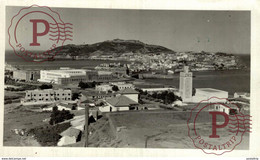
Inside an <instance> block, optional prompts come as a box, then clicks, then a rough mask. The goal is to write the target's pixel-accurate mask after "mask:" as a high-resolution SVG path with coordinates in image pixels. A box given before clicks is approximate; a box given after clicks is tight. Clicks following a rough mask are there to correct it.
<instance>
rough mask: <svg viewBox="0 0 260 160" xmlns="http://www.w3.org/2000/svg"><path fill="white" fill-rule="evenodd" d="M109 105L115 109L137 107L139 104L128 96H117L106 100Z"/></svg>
mask: <svg viewBox="0 0 260 160" xmlns="http://www.w3.org/2000/svg"><path fill="white" fill-rule="evenodd" d="M106 102H107V103H109V104H110V105H112V106H114V107H128V106H130V105H137V104H138V103H137V102H135V101H133V100H131V99H130V98H128V97H126V96H122V95H121V96H117V97H113V98H111V99H107V100H106Z"/></svg>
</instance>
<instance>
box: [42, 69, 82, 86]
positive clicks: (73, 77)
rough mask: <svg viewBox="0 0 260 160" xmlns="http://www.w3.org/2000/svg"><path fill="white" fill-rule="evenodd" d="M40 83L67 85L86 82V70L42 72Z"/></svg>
mask: <svg viewBox="0 0 260 160" xmlns="http://www.w3.org/2000/svg"><path fill="white" fill-rule="evenodd" d="M38 81H39V82H46V83H55V84H65V83H66V82H67V83H73V82H80V81H86V70H84V69H70V68H61V69H59V70H41V71H40V79H39V80H38Z"/></svg>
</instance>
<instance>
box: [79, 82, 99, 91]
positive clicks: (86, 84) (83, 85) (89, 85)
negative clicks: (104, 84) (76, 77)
mask: <svg viewBox="0 0 260 160" xmlns="http://www.w3.org/2000/svg"><path fill="white" fill-rule="evenodd" d="M96 85H97V83H96V82H95V81H93V82H82V81H81V82H79V85H78V87H80V88H81V89H85V88H94V87H96Z"/></svg>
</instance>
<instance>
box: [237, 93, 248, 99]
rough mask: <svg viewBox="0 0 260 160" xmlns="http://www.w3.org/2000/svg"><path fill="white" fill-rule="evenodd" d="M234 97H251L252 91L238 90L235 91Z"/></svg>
mask: <svg viewBox="0 0 260 160" xmlns="http://www.w3.org/2000/svg"><path fill="white" fill-rule="evenodd" d="M234 98H246V99H250V93H247V92H236V93H234Z"/></svg>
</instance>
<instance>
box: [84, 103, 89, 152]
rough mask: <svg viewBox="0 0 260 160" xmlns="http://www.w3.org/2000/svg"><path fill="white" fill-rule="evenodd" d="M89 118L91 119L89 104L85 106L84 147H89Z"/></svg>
mask: <svg viewBox="0 0 260 160" xmlns="http://www.w3.org/2000/svg"><path fill="white" fill-rule="evenodd" d="M88 119H89V105H88V104H87V105H86V107H85V143H84V147H88Z"/></svg>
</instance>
